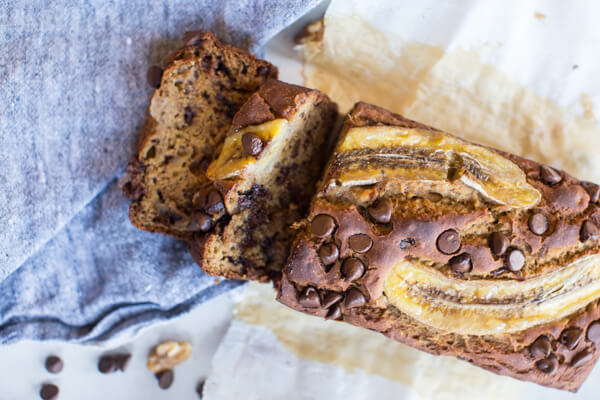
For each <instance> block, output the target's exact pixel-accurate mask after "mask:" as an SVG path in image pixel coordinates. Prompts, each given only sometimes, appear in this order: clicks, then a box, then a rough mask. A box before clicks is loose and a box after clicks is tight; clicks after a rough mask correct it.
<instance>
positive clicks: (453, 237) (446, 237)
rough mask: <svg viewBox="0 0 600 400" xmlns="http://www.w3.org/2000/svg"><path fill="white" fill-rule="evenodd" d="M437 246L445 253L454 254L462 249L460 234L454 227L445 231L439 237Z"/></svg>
mask: <svg viewBox="0 0 600 400" xmlns="http://www.w3.org/2000/svg"><path fill="white" fill-rule="evenodd" d="M437 248H438V250H439V251H440V252H442V253H444V254H454V253H456V252H457V251H458V249H460V235H459V234H458V232H456V231H455V230H454V229H448V230H447V231H444V232H442V233H441V234H440V236H438V238H437Z"/></svg>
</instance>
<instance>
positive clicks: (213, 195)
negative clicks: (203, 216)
mask: <svg viewBox="0 0 600 400" xmlns="http://www.w3.org/2000/svg"><path fill="white" fill-rule="evenodd" d="M224 208H225V204H223V196H221V193H219V191H218V190H216V189H213V190H211V191H210V192H209V193H208V196H206V204H205V206H204V210H205V211H206V212H207V213H209V214H217V213H219V212H221V211H223V209H224Z"/></svg>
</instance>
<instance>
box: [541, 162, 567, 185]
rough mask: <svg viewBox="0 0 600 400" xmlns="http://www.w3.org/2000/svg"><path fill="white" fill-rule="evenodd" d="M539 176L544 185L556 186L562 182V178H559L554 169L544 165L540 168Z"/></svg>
mask: <svg viewBox="0 0 600 400" xmlns="http://www.w3.org/2000/svg"><path fill="white" fill-rule="evenodd" d="M540 176H541V177H542V181H544V183H545V184H546V185H556V184H557V183H559V182H560V181H562V176H560V174H559V173H558V172H556V171H555V170H554V169H552V168H550V167H548V166H546V165H542V167H541V168H540Z"/></svg>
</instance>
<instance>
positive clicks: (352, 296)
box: [344, 288, 367, 308]
mask: <svg viewBox="0 0 600 400" xmlns="http://www.w3.org/2000/svg"><path fill="white" fill-rule="evenodd" d="M366 302H367V299H366V298H365V295H364V294H362V292H361V291H360V290H358V289H356V288H350V289H348V291H347V292H346V296H345V298H344V307H346V308H354V307H362V306H364V305H365V303H366Z"/></svg>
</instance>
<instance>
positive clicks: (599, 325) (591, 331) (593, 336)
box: [587, 319, 600, 343]
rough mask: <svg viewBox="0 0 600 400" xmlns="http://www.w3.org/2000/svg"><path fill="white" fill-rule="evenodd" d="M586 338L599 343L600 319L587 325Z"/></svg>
mask: <svg viewBox="0 0 600 400" xmlns="http://www.w3.org/2000/svg"><path fill="white" fill-rule="evenodd" d="M587 339H588V340H589V341H590V342H594V343H600V319H599V320H597V321H594V322H592V323H591V324H590V326H589V327H588V330H587Z"/></svg>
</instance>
